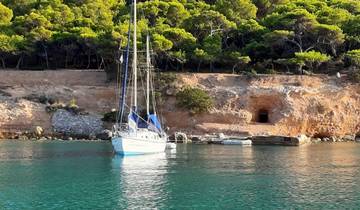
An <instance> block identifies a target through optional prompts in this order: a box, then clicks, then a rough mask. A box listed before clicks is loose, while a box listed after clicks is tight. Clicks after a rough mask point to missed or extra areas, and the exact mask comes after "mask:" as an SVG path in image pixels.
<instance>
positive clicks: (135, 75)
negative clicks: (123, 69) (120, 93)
mask: <svg viewBox="0 0 360 210" xmlns="http://www.w3.org/2000/svg"><path fill="white" fill-rule="evenodd" d="M136 7H137V6H136V0H134V17H133V21H134V43H133V44H134V54H133V76H134V82H133V83H134V88H133V89H134V107H135V108H136V107H137V37H136V22H137V17H136V16H137V13H136Z"/></svg>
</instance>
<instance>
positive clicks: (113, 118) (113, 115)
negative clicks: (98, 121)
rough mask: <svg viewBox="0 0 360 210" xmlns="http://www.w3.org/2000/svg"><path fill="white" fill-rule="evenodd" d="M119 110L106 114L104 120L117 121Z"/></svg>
mask: <svg viewBox="0 0 360 210" xmlns="http://www.w3.org/2000/svg"><path fill="white" fill-rule="evenodd" d="M116 115H117V111H111V112H107V113H105V114H104V116H103V118H102V121H104V122H116Z"/></svg>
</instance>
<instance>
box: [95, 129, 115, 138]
mask: <svg viewBox="0 0 360 210" xmlns="http://www.w3.org/2000/svg"><path fill="white" fill-rule="evenodd" d="M112 135H113V134H112V132H111V131H110V130H107V129H105V130H103V131H102V132H101V133H100V134H98V135H96V138H98V139H102V140H111V137H112Z"/></svg>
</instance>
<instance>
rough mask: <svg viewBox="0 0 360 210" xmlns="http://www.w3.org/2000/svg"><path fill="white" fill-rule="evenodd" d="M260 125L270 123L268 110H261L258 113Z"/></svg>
mask: <svg viewBox="0 0 360 210" xmlns="http://www.w3.org/2000/svg"><path fill="white" fill-rule="evenodd" d="M257 122H258V123H268V122H269V111H268V110H266V109H260V110H259V112H258V120H257Z"/></svg>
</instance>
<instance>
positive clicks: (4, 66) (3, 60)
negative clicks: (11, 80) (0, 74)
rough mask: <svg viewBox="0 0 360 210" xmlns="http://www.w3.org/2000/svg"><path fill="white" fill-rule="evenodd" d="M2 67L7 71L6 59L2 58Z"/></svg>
mask: <svg viewBox="0 0 360 210" xmlns="http://www.w3.org/2000/svg"><path fill="white" fill-rule="evenodd" d="M1 65H2V68H3V69H6V65H5V59H4V58H1Z"/></svg>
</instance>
